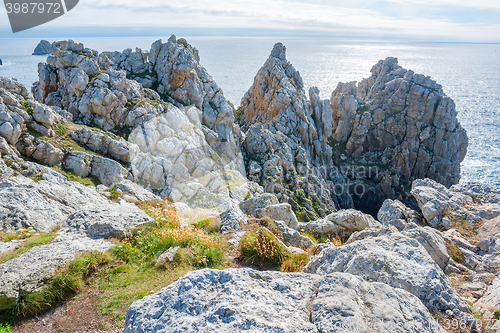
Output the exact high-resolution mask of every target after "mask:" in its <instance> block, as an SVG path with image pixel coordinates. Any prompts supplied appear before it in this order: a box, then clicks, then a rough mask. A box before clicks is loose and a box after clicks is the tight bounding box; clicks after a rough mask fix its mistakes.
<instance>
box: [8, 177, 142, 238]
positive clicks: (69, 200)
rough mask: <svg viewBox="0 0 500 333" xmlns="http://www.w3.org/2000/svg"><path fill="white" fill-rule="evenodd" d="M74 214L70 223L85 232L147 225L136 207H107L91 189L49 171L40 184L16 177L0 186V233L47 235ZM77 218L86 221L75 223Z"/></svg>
mask: <svg viewBox="0 0 500 333" xmlns="http://www.w3.org/2000/svg"><path fill="white" fill-rule="evenodd" d="M78 212H80V213H78ZM82 212H83V213H82ZM85 212H87V213H85ZM75 213H76V215H74V216H73V217H72V219H71V220H73V219H76V220H77V221H81V220H83V221H84V222H85V223H83V222H82V223H83V225H84V226H85V229H87V228H91V227H90V226H89V225H88V224H93V223H95V224H96V226H98V227H99V228H100V229H106V228H108V227H103V226H102V225H108V226H109V228H108V229H109V230H114V229H112V228H115V229H117V230H122V229H123V228H125V227H129V226H130V225H132V224H137V225H139V224H142V223H145V222H146V221H149V218H147V216H146V215H145V213H144V212H142V211H141V210H140V209H139V208H137V207H136V206H134V205H132V204H115V203H110V202H109V201H108V200H107V198H106V197H104V196H102V195H101V194H99V193H98V192H97V191H96V189H95V188H92V187H86V186H84V185H82V184H80V183H77V182H70V181H67V180H66V177H64V176H63V175H61V174H59V173H57V172H55V171H53V170H50V169H44V171H42V180H41V181H38V182H34V181H33V180H31V179H29V178H26V177H23V176H20V175H19V176H16V177H11V178H8V179H4V180H2V181H1V182H0V216H1V218H0V229H2V230H11V231H15V230H19V229H26V228H33V230H35V231H51V230H52V229H53V228H55V227H58V226H62V225H63V224H65V223H66V222H67V220H68V218H69V217H70V215H72V214H75ZM79 214H83V216H84V217H87V219H84V218H83V217H82V218H81V219H79V217H81V216H80V215H79ZM89 216H90V217H89ZM107 219H110V220H109V221H107ZM134 226H135V225H134ZM92 228H94V227H92ZM95 228H97V227H95ZM95 228H94V229H92V230H95ZM120 228H122V229H120ZM92 232H93V231H92ZM118 232H119V231H118ZM98 233H99V232H98Z"/></svg>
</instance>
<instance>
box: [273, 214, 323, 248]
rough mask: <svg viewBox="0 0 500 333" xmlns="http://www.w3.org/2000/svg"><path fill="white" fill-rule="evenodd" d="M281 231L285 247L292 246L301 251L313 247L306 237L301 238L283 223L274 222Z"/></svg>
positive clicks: (298, 233)
mask: <svg viewBox="0 0 500 333" xmlns="http://www.w3.org/2000/svg"><path fill="white" fill-rule="evenodd" d="M274 222H275V223H276V225H277V226H278V227H279V228H280V230H281V235H279V236H281V239H283V243H285V244H286V245H287V246H294V247H298V248H301V249H309V248H311V247H313V246H314V242H313V241H312V240H311V239H310V238H309V237H307V236H303V235H301V234H300V232H298V231H297V230H295V229H292V228H290V227H289V226H288V225H287V224H286V223H285V222H283V221H279V220H276V221H274Z"/></svg>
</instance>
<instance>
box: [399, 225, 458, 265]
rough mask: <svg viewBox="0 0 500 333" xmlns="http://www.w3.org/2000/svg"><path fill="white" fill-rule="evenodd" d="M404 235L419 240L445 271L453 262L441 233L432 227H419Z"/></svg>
mask: <svg viewBox="0 0 500 333" xmlns="http://www.w3.org/2000/svg"><path fill="white" fill-rule="evenodd" d="M402 234H403V235H405V236H408V237H410V238H413V239H415V240H417V241H418V242H419V243H420V244H421V245H422V246H423V247H424V248H425V249H426V250H427V253H429V255H430V256H431V258H432V259H433V260H434V261H435V262H436V264H438V265H439V267H440V268H441V269H442V270H443V271H444V270H445V269H446V266H447V265H448V263H449V261H450V260H452V259H451V258H450V255H449V254H448V249H447V247H446V242H445V240H444V238H443V236H442V234H441V232H439V231H437V230H435V229H433V228H430V227H424V228H421V227H418V228H414V229H410V230H405V231H403V232H402Z"/></svg>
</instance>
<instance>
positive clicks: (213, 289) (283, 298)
mask: <svg viewBox="0 0 500 333" xmlns="http://www.w3.org/2000/svg"><path fill="white" fill-rule="evenodd" d="M318 279H319V277H318V276H314V275H308V274H297V273H296V274H283V273H278V272H258V271H255V270H251V269H228V270H224V271H217V270H208V269H204V270H201V271H196V272H191V273H188V274H187V275H186V276H185V277H183V278H181V279H180V280H178V281H177V282H175V283H173V284H172V285H170V286H168V287H166V288H164V289H162V290H160V291H159V292H158V293H156V294H154V295H151V296H146V297H145V298H143V299H142V300H139V301H136V302H135V303H134V304H132V306H131V307H130V308H129V310H128V311H127V318H126V323H125V330H124V332H127V333H128V332H137V333H139V332H144V333H145V332H154V331H161V330H169V331H179V332H181V331H186V332H188V331H189V332H203V331H215V332H224V331H228V332H229V331H231V332H240V331H245V330H254V331H259V332H276V330H277V329H280V330H281V331H286V332H318V331H317V329H316V326H315V325H314V324H312V323H311V322H310V321H309V311H308V310H307V305H308V303H309V302H310V301H311V300H312V299H313V297H314V285H315V284H316V283H317V280H318ZM284 318H286V320H284Z"/></svg>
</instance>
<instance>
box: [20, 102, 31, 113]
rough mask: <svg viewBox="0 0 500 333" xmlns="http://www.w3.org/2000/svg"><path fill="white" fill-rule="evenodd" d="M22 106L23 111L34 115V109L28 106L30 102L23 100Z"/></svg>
mask: <svg viewBox="0 0 500 333" xmlns="http://www.w3.org/2000/svg"><path fill="white" fill-rule="evenodd" d="M21 105H22V106H23V108H22V109H23V110H24V111H26V112H27V113H28V114H29V115H31V114H33V108H32V107H30V106H29V105H28V101H25V100H22V101H21Z"/></svg>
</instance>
